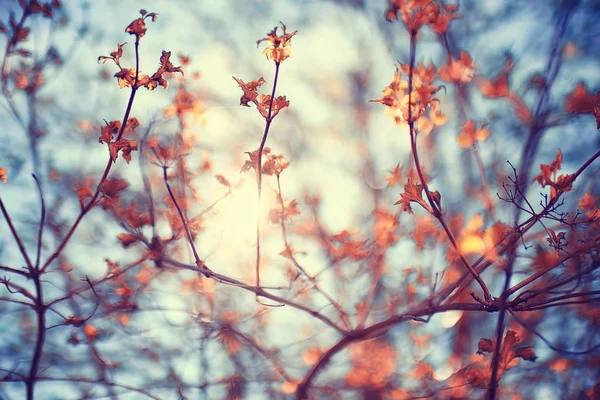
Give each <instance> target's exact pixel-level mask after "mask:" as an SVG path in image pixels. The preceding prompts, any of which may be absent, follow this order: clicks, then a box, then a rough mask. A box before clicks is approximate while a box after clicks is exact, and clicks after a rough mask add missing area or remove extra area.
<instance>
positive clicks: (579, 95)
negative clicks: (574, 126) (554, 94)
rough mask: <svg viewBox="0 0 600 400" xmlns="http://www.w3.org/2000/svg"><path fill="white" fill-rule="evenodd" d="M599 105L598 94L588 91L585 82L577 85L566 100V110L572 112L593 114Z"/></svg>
mask: <svg viewBox="0 0 600 400" xmlns="http://www.w3.org/2000/svg"><path fill="white" fill-rule="evenodd" d="M599 93H600V92H599ZM597 106H598V95H596V96H594V95H593V94H591V93H590V92H588V90H587V88H586V87H585V84H583V83H580V84H579V85H577V86H576V87H575V89H573V91H572V92H571V93H570V94H569V95H568V96H567V99H566V100H565V110H566V111H567V112H568V113H572V114H591V113H592V112H593V111H594V107H597Z"/></svg>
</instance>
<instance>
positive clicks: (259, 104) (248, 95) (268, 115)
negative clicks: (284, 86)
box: [233, 76, 290, 121]
mask: <svg viewBox="0 0 600 400" xmlns="http://www.w3.org/2000/svg"><path fill="white" fill-rule="evenodd" d="M233 79H235V81H236V82H237V84H238V85H239V87H240V88H242V90H243V92H244V94H243V95H242V97H241V98H240V105H242V106H245V107H250V104H248V103H254V104H255V105H256V108H257V109H258V112H260V115H262V116H263V118H264V119H266V120H267V121H270V120H272V119H273V118H275V116H276V115H277V114H278V113H279V111H281V110H283V109H284V108H286V107H289V105H290V102H289V100H287V99H286V98H285V96H277V97H276V98H275V99H272V100H271V95H265V94H260V95H259V94H258V92H257V90H258V88H259V87H260V86H262V85H263V84H264V83H265V82H266V81H265V79H264V78H262V77H261V78H260V79H258V80H256V81H250V82H248V83H245V82H244V81H243V80H241V79H238V78H236V77H235V76H234V77H233Z"/></svg>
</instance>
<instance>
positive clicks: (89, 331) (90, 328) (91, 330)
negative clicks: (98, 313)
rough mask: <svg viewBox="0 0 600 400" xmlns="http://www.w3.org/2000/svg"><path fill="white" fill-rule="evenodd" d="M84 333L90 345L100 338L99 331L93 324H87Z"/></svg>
mask: <svg viewBox="0 0 600 400" xmlns="http://www.w3.org/2000/svg"><path fill="white" fill-rule="evenodd" d="M83 333H85V336H86V337H87V341H88V343H89V342H92V341H94V340H95V339H96V338H97V337H98V336H99V333H98V329H96V327H95V326H94V325H92V324H85V326H84V327H83Z"/></svg>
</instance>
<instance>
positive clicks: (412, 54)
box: [408, 32, 492, 303]
mask: <svg viewBox="0 0 600 400" xmlns="http://www.w3.org/2000/svg"><path fill="white" fill-rule="evenodd" d="M416 46H417V37H416V32H410V58H409V73H408V129H409V132H410V146H411V151H412V154H413V157H414V161H415V168H416V170H417V174H418V175H419V180H420V181H421V184H422V185H423V188H424V190H425V195H426V196H427V201H428V202H429V205H430V206H431V209H432V213H433V215H434V216H435V217H436V219H437V220H438V221H439V222H440V224H441V225H442V227H443V228H444V231H445V232H446V235H447V236H448V239H449V240H450V243H452V246H453V247H454V248H455V249H456V251H457V253H458V255H459V257H460V259H461V261H462V262H463V264H464V265H465V267H466V268H467V269H468V270H469V272H470V273H471V275H473V278H474V279H475V280H476V281H477V283H478V284H479V286H480V287H481V290H482V291H483V295H484V299H485V301H486V302H487V303H491V301H492V296H491V294H490V291H489V289H488V287H487V286H486V284H485V282H483V280H482V279H481V277H480V276H479V274H478V273H477V272H476V271H475V270H474V269H473V267H472V266H471V264H470V263H469V260H467V259H466V257H465V256H464V254H463V253H462V251H461V250H460V249H459V247H458V243H457V242H456V239H455V238H454V235H453V234H452V231H450V228H449V227H448V224H446V220H445V219H444V216H443V214H442V212H441V210H440V209H439V208H438V206H437V203H436V202H435V201H434V200H433V198H432V197H431V193H430V191H429V187H428V185H427V182H426V181H425V177H424V174H423V171H422V170H421V164H420V162H419V152H418V150H417V138H416V134H415V130H414V121H413V120H412V84H413V70H414V67H415V55H416Z"/></svg>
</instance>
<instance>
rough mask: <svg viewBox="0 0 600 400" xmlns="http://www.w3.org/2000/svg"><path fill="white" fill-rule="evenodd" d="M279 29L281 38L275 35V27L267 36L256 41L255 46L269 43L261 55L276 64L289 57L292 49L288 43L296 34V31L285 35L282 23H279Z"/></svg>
mask: <svg viewBox="0 0 600 400" xmlns="http://www.w3.org/2000/svg"><path fill="white" fill-rule="evenodd" d="M281 29H283V35H281V36H278V35H277V27H275V28H273V30H272V31H271V32H269V33H268V34H267V37H265V38H262V39H259V40H257V41H256V46H258V45H260V44H261V43H262V42H265V41H267V42H269V46H268V47H267V48H266V49H264V50H263V54H264V55H265V56H267V59H269V60H273V61H275V63H277V64H279V63H282V62H283V61H285V59H286V58H288V57H289V56H290V55H291V53H292V48H291V43H290V42H291V40H292V37H293V36H294V35H295V34H296V33H298V31H293V32H290V33H287V32H286V27H285V25H284V24H283V22H281Z"/></svg>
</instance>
